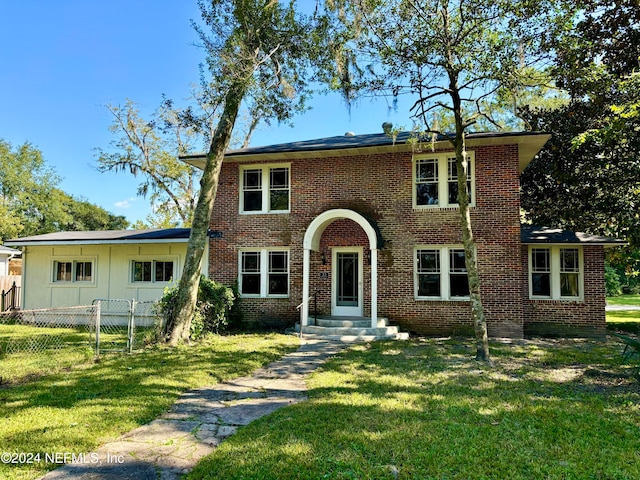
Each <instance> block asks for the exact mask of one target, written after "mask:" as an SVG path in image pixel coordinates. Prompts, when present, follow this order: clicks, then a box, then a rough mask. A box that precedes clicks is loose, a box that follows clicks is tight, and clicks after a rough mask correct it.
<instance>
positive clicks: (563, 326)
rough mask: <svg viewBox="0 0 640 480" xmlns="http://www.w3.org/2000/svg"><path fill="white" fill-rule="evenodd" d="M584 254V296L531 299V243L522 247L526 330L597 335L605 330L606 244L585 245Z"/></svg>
mask: <svg viewBox="0 0 640 480" xmlns="http://www.w3.org/2000/svg"><path fill="white" fill-rule="evenodd" d="M583 258H584V300H582V301H566V300H531V299H529V283H528V282H529V278H528V272H529V265H528V262H529V256H528V247H527V246H523V247H522V262H523V264H522V271H523V282H522V284H523V292H522V296H523V299H524V302H523V303H524V331H525V334H527V335H547V336H596V337H599V336H603V335H604V334H605V332H606V318H605V302H606V298H605V284H604V247H602V246H585V247H583Z"/></svg>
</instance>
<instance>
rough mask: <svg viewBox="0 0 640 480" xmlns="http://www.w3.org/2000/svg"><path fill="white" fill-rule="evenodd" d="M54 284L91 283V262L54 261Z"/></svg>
mask: <svg viewBox="0 0 640 480" xmlns="http://www.w3.org/2000/svg"><path fill="white" fill-rule="evenodd" d="M53 281H54V282H93V261H89V260H64V261H61V260H55V261H54V262H53Z"/></svg>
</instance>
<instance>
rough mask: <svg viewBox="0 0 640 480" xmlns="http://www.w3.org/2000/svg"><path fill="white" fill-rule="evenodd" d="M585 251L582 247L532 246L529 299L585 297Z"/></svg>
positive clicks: (530, 253) (576, 298)
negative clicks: (583, 258) (583, 261)
mask: <svg viewBox="0 0 640 480" xmlns="http://www.w3.org/2000/svg"><path fill="white" fill-rule="evenodd" d="M582 283H583V270H582V249H581V248H580V247H562V246H551V247H530V248H529V296H530V297H531V298H533V299H556V300H563V299H566V300H579V299H581V298H582V290H583V287H582Z"/></svg>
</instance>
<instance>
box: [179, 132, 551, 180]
mask: <svg viewBox="0 0 640 480" xmlns="http://www.w3.org/2000/svg"><path fill="white" fill-rule="evenodd" d="M550 138H551V134H548V133H541V132H507V133H504V134H470V135H469V136H468V137H467V146H468V147H472V148H473V147H478V146H486V145H513V144H516V145H518V147H519V148H518V164H519V169H520V172H522V171H523V170H524V169H525V168H526V167H527V165H528V164H529V163H530V162H531V160H533V158H534V157H535V156H536V155H537V154H538V152H539V151H540V150H541V149H542V147H543V146H544V145H545V143H547V141H548V140H549V139H550ZM430 145H433V146H434V149H435V150H436V151H437V150H449V149H451V143H450V142H449V140H446V139H445V140H439V141H437V142H435V143H433V144H430ZM412 150H413V146H412V145H411V144H408V143H404V142H403V143H396V144H393V145H392V144H386V145H374V146H371V145H369V146H360V147H358V146H352V147H337V148H319V149H299V150H290V151H274V152H257V153H256V152H255V151H253V150H252V149H251V148H249V149H242V150H233V151H230V152H227V154H225V157H224V161H225V162H262V161H282V160H295V159H300V158H305V159H309V158H330V157H337V156H353V155H363V154H364V155H369V154H384V153H403V152H411V151H412ZM180 159H181V160H182V161H183V162H185V163H187V164H189V165H192V166H194V167H196V168H199V169H201V170H204V165H205V162H206V159H207V156H206V155H205V154H201V155H185V156H181V157H180Z"/></svg>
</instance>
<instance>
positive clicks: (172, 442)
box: [42, 340, 347, 480]
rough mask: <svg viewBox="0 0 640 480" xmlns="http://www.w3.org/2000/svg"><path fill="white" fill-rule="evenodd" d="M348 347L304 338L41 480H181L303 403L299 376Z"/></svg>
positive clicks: (193, 392) (185, 398)
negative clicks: (235, 440) (242, 431)
mask: <svg viewBox="0 0 640 480" xmlns="http://www.w3.org/2000/svg"><path fill="white" fill-rule="evenodd" d="M346 345H347V344H344V343H335V342H327V341H321V340H307V341H304V340H303V342H302V345H301V346H300V348H299V349H298V350H297V351H296V352H294V353H290V354H288V355H285V356H284V357H282V358H281V359H280V360H278V361H276V362H274V363H271V364H269V365H267V366H266V367H264V368H261V369H259V370H256V371H255V372H254V373H253V374H252V375H251V376H248V377H241V378H236V379H234V380H230V381H228V382H224V383H219V384H217V385H214V386H212V387H206V388H199V389H196V390H191V391H189V392H187V393H185V394H183V395H182V396H181V397H180V398H179V399H178V401H177V402H176V403H175V404H174V405H173V407H172V408H171V410H170V411H169V412H167V413H166V414H164V415H162V416H160V417H159V418H158V419H156V420H154V421H152V422H151V423H149V424H147V425H143V426H141V427H139V428H136V429H135V430H133V431H131V432H129V433H127V434H126V435H123V436H122V437H120V438H119V439H117V440H116V441H115V442H113V443H109V444H106V445H103V446H102V447H100V448H99V449H98V450H96V451H95V452H91V453H86V454H84V455H83V456H81V457H80V458H75V459H74V462H73V463H67V464H65V465H63V466H62V467H60V468H58V469H56V470H53V471H52V472H49V473H48V474H47V475H45V476H44V477H42V478H43V479H46V480H54V479H55V480H61V479H65V480H67V479H72V480H106V479H109V480H110V479H136V480H156V479H162V480H170V479H177V478H180V476H181V475H183V474H184V473H187V472H188V471H190V470H191V469H192V468H193V467H194V466H195V465H196V464H197V463H198V461H199V460H200V459H201V458H202V457H204V456H205V455H208V454H209V453H211V452H212V451H213V450H214V449H215V448H216V447H217V446H218V445H219V444H220V442H222V441H223V440H224V439H225V438H227V437H229V436H230V435H233V434H234V433H235V432H236V430H237V429H238V427H240V426H243V425H247V424H249V423H251V422H252V421H253V420H256V419H257V418H260V417H262V416H264V415H268V414H269V413H271V412H274V411H275V410H278V409H279V408H282V407H285V406H287V405H291V404H293V403H297V402H301V401H303V400H306V398H307V397H306V391H307V386H306V384H305V381H304V377H305V376H306V375H308V374H309V373H311V372H312V371H314V370H315V369H316V368H317V367H318V366H320V365H321V364H322V363H324V362H325V361H326V360H327V359H328V358H329V357H331V356H333V355H335V354H336V353H338V352H339V351H340V350H342V349H343V348H344V347H345V346H346Z"/></svg>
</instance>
